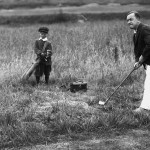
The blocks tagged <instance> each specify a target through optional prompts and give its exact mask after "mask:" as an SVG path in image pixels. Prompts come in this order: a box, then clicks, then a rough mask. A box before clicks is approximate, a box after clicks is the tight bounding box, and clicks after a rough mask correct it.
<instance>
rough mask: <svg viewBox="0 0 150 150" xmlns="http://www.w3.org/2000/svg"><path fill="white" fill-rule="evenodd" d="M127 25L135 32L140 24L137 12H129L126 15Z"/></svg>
mask: <svg viewBox="0 0 150 150" xmlns="http://www.w3.org/2000/svg"><path fill="white" fill-rule="evenodd" d="M127 23H128V25H129V27H130V28H131V29H134V30H136V29H137V27H138V25H139V24H140V15H139V13H138V12H137V11H130V12H129V13H128V14H127Z"/></svg>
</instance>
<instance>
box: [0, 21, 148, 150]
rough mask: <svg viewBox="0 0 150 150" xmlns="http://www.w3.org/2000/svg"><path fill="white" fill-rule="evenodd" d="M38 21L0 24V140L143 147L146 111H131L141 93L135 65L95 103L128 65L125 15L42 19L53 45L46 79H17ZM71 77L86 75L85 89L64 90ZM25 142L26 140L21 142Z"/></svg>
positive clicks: (30, 57)
mask: <svg viewBox="0 0 150 150" xmlns="http://www.w3.org/2000/svg"><path fill="white" fill-rule="evenodd" d="M144 21H145V22H147V23H149V24H150V21H149V20H144ZM40 26H43V24H42V25H41V24H37V25H30V26H21V27H14V26H12V27H11V26H0V47H1V56H0V70H1V71H0V89H1V90H0V148H1V149H5V148H6V149H9V148H11V149H15V150H16V149H17V148H18V149H31V150H33V149H50V147H49V148H48V147H45V148H42V147H41V148H36V147H34V148H32V146H34V145H36V144H44V145H46V146H47V145H48V144H51V143H53V142H60V141H63V140H65V139H66V140H67V141H75V140H78V141H80V142H81V141H82V140H89V139H90V140H91V139H93V138H94V139H95V142H92V141H91V143H90V142H88V143H86V144H87V145H86V146H85V143H84V148H83V143H78V144H77V143H76V144H75V145H71V147H70V149H86V148H91V149H101V150H105V149H113V148H115V149H118V150H119V149H121V150H127V149H136V150H137V149H142V150H144V149H146V148H148V147H149V146H150V145H149V140H148V139H149V128H150V117H149V116H148V115H142V114H141V115H136V114H134V113H133V112H132V110H133V109H135V108H136V107H138V106H139V104H140V100H141V98H142V96H141V95H142V92H143V82H144V78H145V73H144V69H143V68H142V67H141V68H140V69H139V70H136V71H134V72H133V74H131V76H130V77H129V78H128V79H127V80H126V81H125V83H124V84H123V85H122V86H121V87H120V89H119V90H118V91H117V92H116V93H115V94H114V96H113V97H112V98H111V100H110V102H109V103H108V104H107V106H105V109H104V108H103V107H100V106H99V105H98V101H99V100H102V101H105V100H106V99H107V97H108V96H109V95H110V94H111V93H112V92H113V91H114V89H115V87H116V86H117V85H119V83H120V82H121V80H122V79H123V78H124V77H125V76H126V75H127V74H128V73H129V72H130V71H131V69H132V68H133V64H134V55H133V43H132V32H131V31H130V29H129V28H128V27H127V25H126V22H125V21H119V20H113V21H96V22H85V23H61V24H51V25H48V24H44V26H47V27H49V29H50V32H49V36H48V37H49V39H50V41H51V43H52V46H53V56H52V72H51V75H50V83H49V85H48V86H46V85H45V84H44V80H43V79H42V81H41V84H40V85H39V86H36V83H35V78H34V75H33V76H31V78H30V79H29V81H26V82H25V81H22V80H21V76H22V74H23V73H24V71H26V70H27V69H28V68H29V67H30V66H31V64H32V62H33V61H34V59H35V55H34V52H33V46H34V41H35V39H37V38H38V36H39V35H38V32H37V30H38V28H39V27H40ZM78 80H83V81H86V82H87V83H88V90H87V92H77V93H71V92H70V91H69V90H68V87H69V84H70V83H71V82H73V81H78ZM96 139H101V140H99V141H97V142H96ZM128 139H129V141H128ZM64 143H65V142H64ZM80 144H81V145H80ZM79 145H80V146H81V147H82V148H81V147H79ZM26 146H30V148H29V147H27V148H22V147H26ZM63 146H64V145H63ZM68 146H69V145H68V143H67V144H66V149H67V147H68ZM51 149H53V150H54V149H55V148H54V147H53V148H51ZM56 149H57V148H56Z"/></svg>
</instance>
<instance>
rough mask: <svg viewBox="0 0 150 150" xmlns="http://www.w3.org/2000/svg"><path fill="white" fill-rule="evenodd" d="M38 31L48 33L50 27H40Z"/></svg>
mask: <svg viewBox="0 0 150 150" xmlns="http://www.w3.org/2000/svg"><path fill="white" fill-rule="evenodd" d="M38 31H39V32H44V33H48V31H49V29H48V28H47V27H40V28H39V30H38Z"/></svg>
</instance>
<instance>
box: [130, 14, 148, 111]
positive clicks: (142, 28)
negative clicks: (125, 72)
mask: <svg viewBox="0 0 150 150" xmlns="http://www.w3.org/2000/svg"><path fill="white" fill-rule="evenodd" d="M127 23H128V25H129V27H130V29H133V30H134V35H133V42H134V54H135V64H134V68H135V69H138V68H139V67H140V66H142V65H143V66H145V67H144V68H146V79H145V83H144V94H143V99H142V102H141V105H140V107H139V108H137V109H135V110H134V112H137V113H140V112H144V111H145V110H150V26H148V25H145V24H143V23H141V21H140V15H139V13H138V12H136V11H131V12H129V13H128V14H127Z"/></svg>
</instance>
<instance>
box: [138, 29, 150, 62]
mask: <svg viewBox="0 0 150 150" xmlns="http://www.w3.org/2000/svg"><path fill="white" fill-rule="evenodd" d="M143 38H144V42H145V48H144V50H143V53H142V55H141V57H140V59H139V63H141V64H143V63H144V61H146V60H147V59H150V28H148V27H147V28H145V29H144V30H143Z"/></svg>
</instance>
